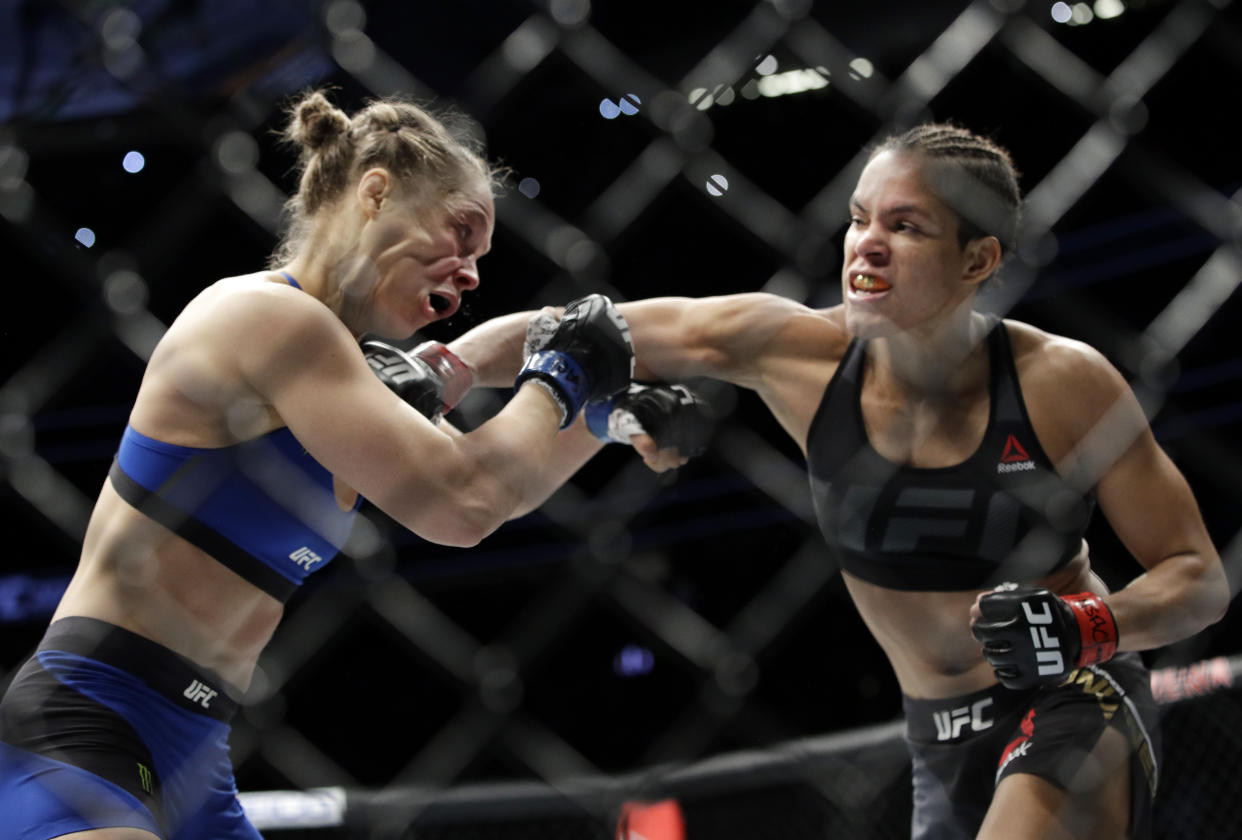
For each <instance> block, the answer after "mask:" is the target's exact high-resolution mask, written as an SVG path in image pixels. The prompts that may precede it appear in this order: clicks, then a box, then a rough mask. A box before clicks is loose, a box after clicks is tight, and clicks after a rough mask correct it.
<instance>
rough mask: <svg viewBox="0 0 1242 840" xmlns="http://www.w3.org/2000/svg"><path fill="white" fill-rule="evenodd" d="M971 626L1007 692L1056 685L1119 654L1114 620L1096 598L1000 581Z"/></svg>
mask: <svg viewBox="0 0 1242 840" xmlns="http://www.w3.org/2000/svg"><path fill="white" fill-rule="evenodd" d="M979 612H980V613H981V617H980V618H979V619H978V620H977V621H976V622H975V623H974V625H973V626H972V627H971V633H972V634H974V637H975V638H976V639H978V640H979V641H980V642H982V643H983V655H984V657H986V658H987V660H988V662H989V664H991V666H992V670H994V671H995V672H996V677H997V679H999V680H1000V682H1001V684H1002V685H1004V686H1005V687H1006V688H1033V687H1035V686H1037V685H1045V684H1049V683H1058V682H1060V681H1062V680H1063V679H1064V678H1065V676H1066V675H1067V674H1069V672H1070V671H1072V670H1074V669H1075V668H1082V667H1085V666H1088V665H1096V664H1099V663H1101V662H1105V661H1107V660H1109V659H1111V658H1112V657H1113V654H1115V653H1116V652H1117V622H1116V620H1115V619H1114V618H1113V611H1112V610H1111V609H1109V607H1108V604H1106V603H1105V602H1104V599H1103V598H1101V597H1100V596H1099V595H1096V594H1094V593H1092V592H1080V593H1078V594H1077V595H1065V596H1058V595H1054V594H1053V593H1052V592H1050V591H1048V590H1047V589H1044V588H1042V587H1036V586H1019V585H1018V584H1016V583H1002V584H1001V585H1000V586H998V587H996V589H995V590H994V591H992V592H989V593H988V594H986V595H984V596H983V597H982V598H980V599H979Z"/></svg>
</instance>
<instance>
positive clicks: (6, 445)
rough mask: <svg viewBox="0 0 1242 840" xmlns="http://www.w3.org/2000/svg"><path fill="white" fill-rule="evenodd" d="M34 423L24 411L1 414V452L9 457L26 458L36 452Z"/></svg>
mask: <svg viewBox="0 0 1242 840" xmlns="http://www.w3.org/2000/svg"><path fill="white" fill-rule="evenodd" d="M34 443H35V432H34V424H32V423H31V422H30V418H29V417H27V416H26V414H25V413H24V412H22V413H17V412H10V413H7V414H0V452H3V453H4V454H5V455H6V456H8V457H9V458H13V459H17V458H24V457H25V456H27V455H30V454H31V453H32V452H34Z"/></svg>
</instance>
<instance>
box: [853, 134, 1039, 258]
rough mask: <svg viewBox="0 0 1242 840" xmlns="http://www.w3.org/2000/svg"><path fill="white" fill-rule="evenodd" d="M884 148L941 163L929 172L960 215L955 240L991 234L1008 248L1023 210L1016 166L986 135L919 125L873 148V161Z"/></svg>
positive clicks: (935, 187) (939, 193)
mask: <svg viewBox="0 0 1242 840" xmlns="http://www.w3.org/2000/svg"><path fill="white" fill-rule="evenodd" d="M885 151H897V152H906V153H910V154H919V155H922V156H924V157H926V158H927V159H928V160H930V161H933V162H936V163H942V164H945V165H943V166H937V167H934V168H932V169H931V171H930V172H929V173H928V175H929V181H930V185H931V187H932V191H933V192H935V193H936V194H937V196H938V197H939V198H940V199H941V200H943V201H944V202H945V203H946V204H948V205H949V206H950V207H951V208H952V209H953V211H954V213H955V214H956V215H957V217H958V243H959V244H960V245H961V246H962V247H965V245H966V243H967V242H969V241H971V240H972V239H979V238H980V237H984V236H995V237H996V238H997V239H998V240H1000V243H1001V246H1002V247H1003V248H1004V249H1005V250H1006V251H1008V250H1011V249H1012V248H1013V246H1014V241H1015V239H1016V237H1017V230H1018V221H1019V218H1020V217H1021V214H1022V196H1021V193H1020V191H1019V189H1018V170H1017V168H1016V167H1015V166H1014V163H1013V159H1012V158H1011V157H1010V155H1009V152H1008V151H1007V150H1006V149H1005V148H1004V147H1002V146H1000V145H999V144H997V143H995V142H994V141H992V140H991V139H989V138H987V137H983V136H980V135H978V134H975V133H974V132H972V131H970V130H968V129H965V128H962V127H961V126H958V125H954V124H952V123H923V124H921V125H917V126H915V127H914V128H911V129H909V130H907V131H905V132H902V133H901V134H895V135H892V136H890V137H888V138H886V139H884V140H883V141H881V142H880V144H879V145H878V146H876V147H875V148H874V149H873V150H872V152H871V156H870V158H868V160H871V159H873V158H875V156H876V155H878V154H880V153H881V152H885Z"/></svg>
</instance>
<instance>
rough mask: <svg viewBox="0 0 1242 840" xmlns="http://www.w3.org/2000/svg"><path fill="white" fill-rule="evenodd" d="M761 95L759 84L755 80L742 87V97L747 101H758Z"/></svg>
mask: <svg viewBox="0 0 1242 840" xmlns="http://www.w3.org/2000/svg"><path fill="white" fill-rule="evenodd" d="M760 95H761V94H760V93H759V83H758V82H756V81H755V80H754V79H751V80H750V81H749V82H747V83H746V84H744V85H742V96H744V97H746V98H747V99H758V98H759V97H760Z"/></svg>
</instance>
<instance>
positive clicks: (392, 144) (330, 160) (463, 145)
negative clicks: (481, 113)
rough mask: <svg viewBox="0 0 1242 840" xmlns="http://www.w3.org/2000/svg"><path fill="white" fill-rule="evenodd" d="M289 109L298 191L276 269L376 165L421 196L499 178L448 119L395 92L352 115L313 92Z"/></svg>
mask: <svg viewBox="0 0 1242 840" xmlns="http://www.w3.org/2000/svg"><path fill="white" fill-rule="evenodd" d="M288 114H289V118H288V124H287V125H286V127H285V129H284V132H283V134H282V139H283V140H284V141H285V142H286V143H289V144H290V145H293V146H296V147H297V148H298V150H299V151H298V163H297V172H298V175H299V178H298V190H297V192H296V193H294V194H293V195H292V196H291V197H290V198H289V200H288V201H287V202H285V214H286V218H287V222H288V224H287V227H286V230H285V233H284V236H283V237H282V238H281V241H280V244H279V246H277V248H276V251H275V253H273V255H272V258H271V260H270V261H269V262H270V265H271V266H272V267H275V266H279V265H283V264H284V263H286V262H288V261H289V260H290V259H292V258H293V256H294V255H295V254H296V253H297V251H298V250H299V248H300V247H301V245H302V242H303V240H304V239H305V238H306V236H307V234H308V233H309V232H310V228H311V220H312V219H313V218H314V216H315V215H316V214H317V213H319V212H320V211H321V210H322V209H323V208H325V207H331V206H332V205H333V204H335V203H336V201H338V200H339V199H340V198H341V197H342V196H344V195H345V193H346V192H347V190H348V189H349V187H350V185H351V184H353V183H354V181H355V180H356V179H357V178H358V177H359V176H360V175H361V174H362V173H363V172H365V171H367V170H368V169H371V168H373V167H382V168H384V169H386V170H388V171H389V173H391V174H392V176H393V177H394V178H395V179H396V180H397V182H398V183H399V184H400V185H401V187H402V188H403V189H405V190H407V191H409V192H410V193H411V194H413V195H416V196H420V197H422V198H425V197H429V193H432V194H434V195H435V196H438V197H440V198H441V199H449V198H451V197H452V196H454V195H461V194H464V193H466V192H467V191H468V190H470V189H472V188H474V187H476V185H478V184H480V183H482V184H484V185H486V186H487V188H488V189H489V190H494V189H495V188H496V186H497V185H498V183H499V180H500V177H501V175H500V170H499V169H495V168H493V167H491V166H490V165H489V164H488V163H487V161H486V160H485V159H484V158H483V156H482V155H481V154H480V153H479V152H477V151H476V150H475V148H474V145H473V143H472V142H471V141H469V140H466V139H464V138H463V137H461V136H458V135H457V134H455V133H453V132H450V130H449V129H448V128H447V127H446V124H445V120H442V119H441V118H440V117H437V116H435V115H433V114H431V113H430V112H428V111H427V110H424V109H423V108H421V107H419V106H418V105H415V104H413V103H411V102H407V101H405V100H402V99H399V98H396V97H387V98H384V99H377V100H372V101H370V102H368V103H366V105H365V106H364V107H363V108H362V109H361V110H359V111H358V112H356V113H355V114H354V115H353V116H352V117H351V116H349V115H348V114H346V113H345V112H344V111H342V110H341V109H340V108H337V107H336V106H335V105H333V104H332V103H331V102H330V101H328V98H327V96H325V95H324V93H323V92H322V91H319V90H315V91H311V92H309V93H306V94H304V95H302V96H301V97H300V98H299V99H297V100H296V101H295V102H294V103H293V104H292V105H291V106H290V107H289V109H288ZM432 191H434V192H432Z"/></svg>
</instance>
